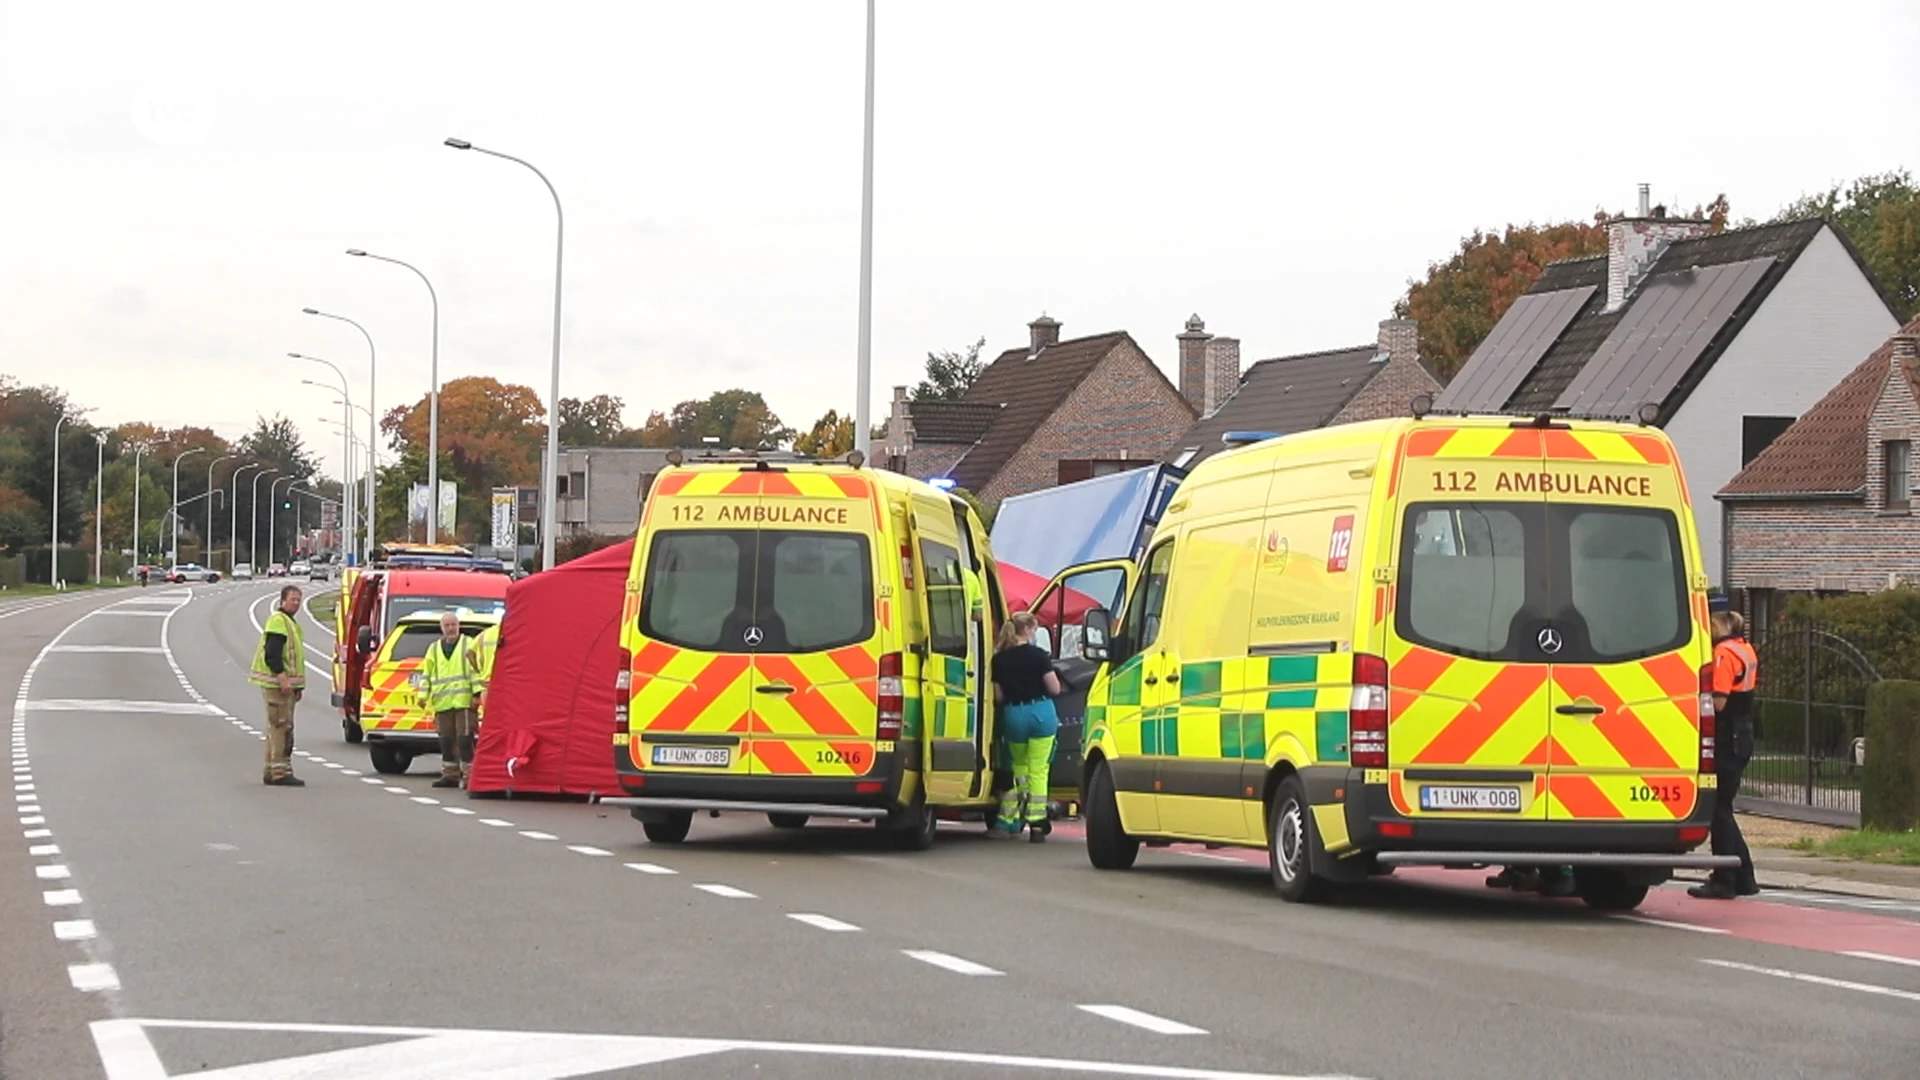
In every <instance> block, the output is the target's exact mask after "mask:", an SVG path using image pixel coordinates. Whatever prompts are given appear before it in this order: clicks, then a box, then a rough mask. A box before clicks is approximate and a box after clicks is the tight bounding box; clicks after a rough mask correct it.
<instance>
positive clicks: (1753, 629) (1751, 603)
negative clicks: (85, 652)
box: [1747, 589, 1775, 645]
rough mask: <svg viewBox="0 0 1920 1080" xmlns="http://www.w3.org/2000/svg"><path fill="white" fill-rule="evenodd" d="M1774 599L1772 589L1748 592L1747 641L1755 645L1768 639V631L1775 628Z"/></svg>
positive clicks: (1750, 590)
mask: <svg viewBox="0 0 1920 1080" xmlns="http://www.w3.org/2000/svg"><path fill="white" fill-rule="evenodd" d="M1774 610H1775V608H1774V599H1773V590H1772V589H1749V590H1747V640H1749V641H1751V642H1753V643H1754V644H1755V645H1758V644H1760V643H1761V642H1763V641H1765V640H1766V638H1767V631H1768V630H1770V629H1772V628H1773V613H1774Z"/></svg>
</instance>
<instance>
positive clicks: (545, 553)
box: [434, 139, 567, 570]
mask: <svg viewBox="0 0 1920 1080" xmlns="http://www.w3.org/2000/svg"><path fill="white" fill-rule="evenodd" d="M446 144H447V145H448V146H451V147H453V148H454V149H455V150H475V151H478V152H480V153H482V154H486V155H489V156H491V157H497V158H504V159H505V160H507V161H511V162H513V163H514V164H516V165H524V166H526V168H527V169H528V170H529V171H531V172H532V173H533V175H535V176H537V177H539V178H540V182H541V183H543V184H545V185H547V193H548V194H549V195H552V196H553V216H554V225H555V229H554V244H553V366H552V371H551V372H549V374H548V386H547V454H546V461H545V462H544V463H543V466H542V468H541V471H542V472H543V473H545V474H546V482H545V483H544V484H542V485H541V493H540V506H541V509H540V568H541V569H543V570H551V569H553V561H554V534H555V533H557V532H558V531H559V530H558V528H557V524H558V519H559V516H560V513H559V487H560V277H561V269H562V268H563V267H564V266H565V263H566V249H567V218H566V214H565V212H563V211H562V210H561V209H560V192H558V191H556V190H555V189H554V186H553V181H551V180H548V179H547V174H546V173H543V172H541V171H540V170H539V169H537V168H535V167H534V166H533V164H532V163H531V162H527V161H522V160H521V159H519V158H517V157H514V156H513V155H511V154H503V153H500V152H499V151H498V150H488V149H487V148H486V147H483V146H475V145H473V144H472V143H470V142H468V141H467V140H465V139H448V140H446ZM434 498H435V499H436V500H437V499H438V498H439V493H438V492H435V493H434Z"/></svg>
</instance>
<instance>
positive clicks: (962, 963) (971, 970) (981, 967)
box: [694, 885, 1006, 975]
mask: <svg viewBox="0 0 1920 1080" xmlns="http://www.w3.org/2000/svg"><path fill="white" fill-rule="evenodd" d="M699 887H700V886H698V885H695V886H694V888H696V889H697V888H699ZM900 951H901V952H902V953H903V954H905V955H907V956H910V957H912V958H913V959H915V960H918V961H920V962H921V963H923V964H932V965H933V966H934V967H937V968H945V969H946V970H948V971H951V972H953V973H955V974H957V975H1005V974H1006V972H1004V971H996V970H994V969H993V968H990V967H988V966H987V965H985V964H976V963H974V962H973V961H971V960H964V959H962V958H960V957H958V956H952V955H949V954H947V953H943V952H935V951H933V950H932V949H901V950H900Z"/></svg>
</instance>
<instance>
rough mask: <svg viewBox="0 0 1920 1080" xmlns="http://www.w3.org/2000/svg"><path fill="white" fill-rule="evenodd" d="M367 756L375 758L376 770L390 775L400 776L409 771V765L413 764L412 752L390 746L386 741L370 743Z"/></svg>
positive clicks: (374, 767)
mask: <svg viewBox="0 0 1920 1080" xmlns="http://www.w3.org/2000/svg"><path fill="white" fill-rule="evenodd" d="M367 756H368V757H369V758H372V759H373V771H374V772H377V773H385V774H386V775H388V776H399V775H400V774H401V773H404V772H406V771H407V766H409V765H412V764H413V755H412V754H409V753H407V752H406V751H405V750H400V749H397V748H395V747H392V746H388V745H387V744H386V743H370V744H368V746H367Z"/></svg>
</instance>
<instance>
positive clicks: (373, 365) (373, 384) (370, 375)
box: [300, 308, 380, 557]
mask: <svg viewBox="0 0 1920 1080" xmlns="http://www.w3.org/2000/svg"><path fill="white" fill-rule="evenodd" d="M300 310H301V312H302V313H304V314H307V315H318V316H319V317H321V318H323V319H332V320H334V321H335V322H343V323H346V324H347V325H348V326H351V327H353V328H354V329H355V330H358V331H360V336H361V337H363V338H366V339H367V555H368V556H369V557H371V556H372V554H373V543H374V540H373V529H374V523H375V520H376V519H375V517H374V501H373V488H374V484H375V483H377V482H378V479H379V467H380V463H379V461H378V460H377V454H378V453H379V448H378V447H376V446H375V445H374V438H375V436H374V433H373V415H374V409H375V408H377V407H378V406H377V404H376V400H377V399H376V391H377V389H378V386H379V382H378V377H379V372H380V359H379V354H378V353H377V352H375V351H374V347H373V335H372V334H369V333H367V328H366V327H364V326H361V325H360V324H359V323H357V322H354V321H353V320H352V319H349V318H347V317H346V316H345V315H334V314H331V313H329V312H325V311H321V310H320V309H318V308H301V309H300Z"/></svg>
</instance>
